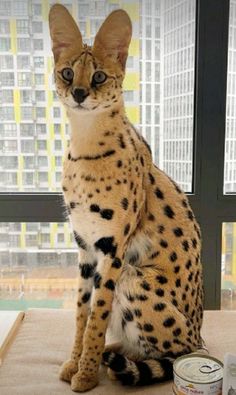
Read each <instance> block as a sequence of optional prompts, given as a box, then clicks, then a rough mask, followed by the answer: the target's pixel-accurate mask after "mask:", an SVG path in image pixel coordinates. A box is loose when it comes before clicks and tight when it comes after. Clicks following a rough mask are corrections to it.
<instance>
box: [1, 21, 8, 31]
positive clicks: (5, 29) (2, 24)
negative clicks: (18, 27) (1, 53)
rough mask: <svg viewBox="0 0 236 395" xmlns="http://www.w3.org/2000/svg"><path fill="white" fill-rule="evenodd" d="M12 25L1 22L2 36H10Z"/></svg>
mask: <svg viewBox="0 0 236 395" xmlns="http://www.w3.org/2000/svg"><path fill="white" fill-rule="evenodd" d="M9 33H10V24H9V21H4V20H0V34H9Z"/></svg>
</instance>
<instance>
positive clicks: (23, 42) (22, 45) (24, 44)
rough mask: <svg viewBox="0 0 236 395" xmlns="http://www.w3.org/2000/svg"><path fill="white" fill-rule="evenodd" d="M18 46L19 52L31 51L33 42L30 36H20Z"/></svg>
mask: <svg viewBox="0 0 236 395" xmlns="http://www.w3.org/2000/svg"><path fill="white" fill-rule="evenodd" d="M17 48H18V51H19V52H30V49H31V43H30V39H29V38H18V39H17Z"/></svg>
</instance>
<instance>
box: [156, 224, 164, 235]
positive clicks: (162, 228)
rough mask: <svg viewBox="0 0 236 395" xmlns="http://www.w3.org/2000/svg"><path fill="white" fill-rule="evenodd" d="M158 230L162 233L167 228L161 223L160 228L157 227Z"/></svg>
mask: <svg viewBox="0 0 236 395" xmlns="http://www.w3.org/2000/svg"><path fill="white" fill-rule="evenodd" d="M157 230H158V233H160V234H162V233H164V231H165V228H164V226H163V225H159V226H158V228H157Z"/></svg>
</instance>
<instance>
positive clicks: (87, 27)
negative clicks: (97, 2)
mask: <svg viewBox="0 0 236 395" xmlns="http://www.w3.org/2000/svg"><path fill="white" fill-rule="evenodd" d="M90 36H91V26H90V20H89V19H87V21H86V38H90Z"/></svg>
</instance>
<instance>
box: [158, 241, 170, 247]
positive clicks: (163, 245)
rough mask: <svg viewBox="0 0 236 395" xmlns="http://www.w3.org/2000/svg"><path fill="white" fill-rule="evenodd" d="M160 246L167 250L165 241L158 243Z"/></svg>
mask: <svg viewBox="0 0 236 395" xmlns="http://www.w3.org/2000/svg"><path fill="white" fill-rule="evenodd" d="M160 246H161V247H162V248H167V247H168V243H167V241H166V240H161V241H160Z"/></svg>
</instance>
